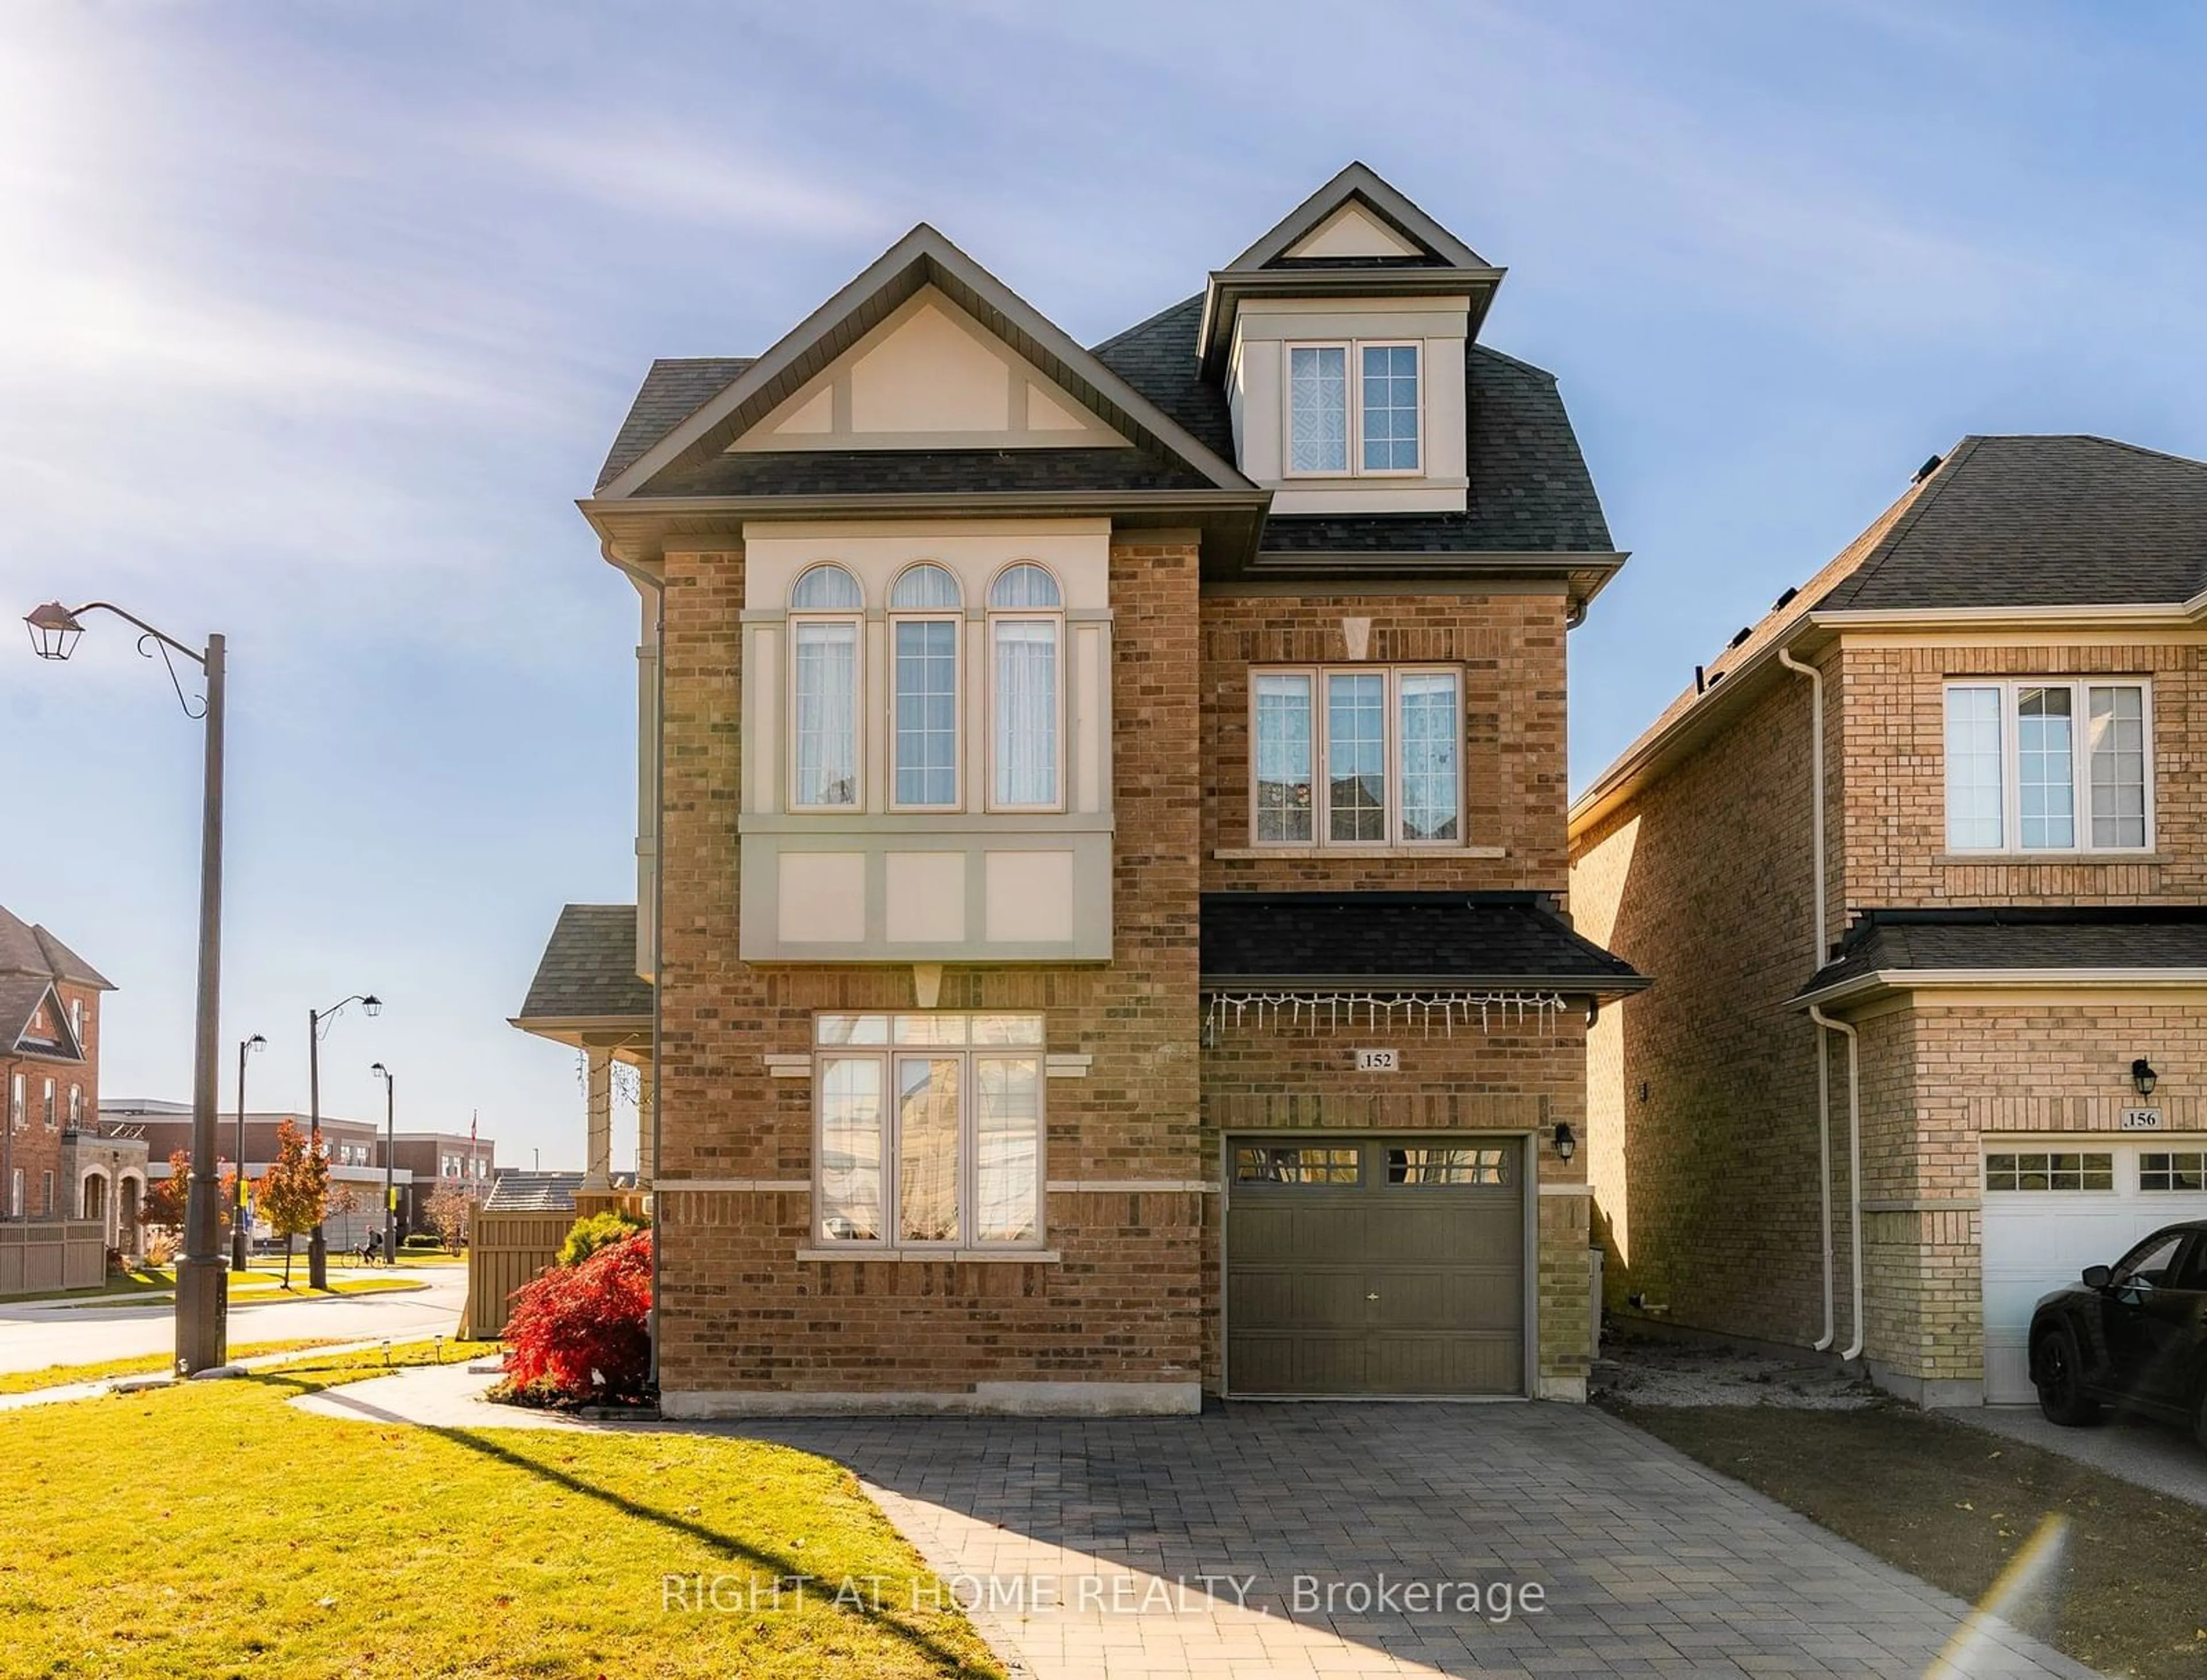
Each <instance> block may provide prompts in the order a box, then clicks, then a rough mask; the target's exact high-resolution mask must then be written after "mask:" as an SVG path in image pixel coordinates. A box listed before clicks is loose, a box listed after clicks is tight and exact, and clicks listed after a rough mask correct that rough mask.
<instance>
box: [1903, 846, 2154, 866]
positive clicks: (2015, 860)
mask: <svg viewBox="0 0 2207 1680" xmlns="http://www.w3.org/2000/svg"><path fill="white" fill-rule="evenodd" d="M1932 861H1933V862H1935V863H1936V864H1941V865H1942V866H1943V867H1946V868H1948V869H1952V868H1954V867H1957V866H1958V865H1960V864H2165V863H2167V862H2168V853H2167V852H2055V851H2051V850H2049V851H2045V852H1941V853H1940V854H1939V855H1938V856H1937V857H1936V858H1934V859H1933V860H1932Z"/></svg>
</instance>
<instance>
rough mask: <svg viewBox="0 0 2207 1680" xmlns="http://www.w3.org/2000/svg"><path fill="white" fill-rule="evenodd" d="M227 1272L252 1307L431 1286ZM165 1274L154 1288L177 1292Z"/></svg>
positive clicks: (105, 1293) (84, 1293)
mask: <svg viewBox="0 0 2207 1680" xmlns="http://www.w3.org/2000/svg"><path fill="white" fill-rule="evenodd" d="M224 1275H225V1276H228V1277H229V1279H230V1300H231V1301H232V1302H233V1303H235V1302H239V1301H242V1302H243V1303H244V1304H245V1305H247V1306H259V1305H260V1304H261V1303H262V1302H264V1301H272V1300H329V1299H330V1298H331V1297H332V1295H380V1294H388V1293H390V1292H391V1291H392V1290H395V1289H419V1288H425V1287H427V1286H426V1285H425V1284H423V1282H422V1280H421V1279H419V1278H410V1277H339V1278H334V1279H332V1281H331V1283H330V1287H329V1288H326V1289H311V1288H308V1287H307V1274H306V1269H305V1268H304V1267H302V1268H301V1269H300V1270H299V1272H298V1274H297V1275H296V1276H294V1277H293V1278H292V1280H291V1287H290V1288H288V1289H287V1288H284V1282H283V1280H282V1279H281V1278H280V1277H276V1278H271V1277H266V1276H261V1275H260V1274H259V1273H257V1272H250V1271H249V1272H248V1273H247V1274H246V1275H245V1276H244V1277H243V1278H242V1279H241V1278H240V1277H239V1276H237V1274H236V1273H235V1272H230V1273H226V1274H224ZM162 1276H164V1281H163V1282H161V1283H159V1284H158V1285H154V1286H151V1287H152V1288H158V1289H159V1290H162V1291H164V1292H167V1293H169V1294H173V1293H174V1292H175V1290H176V1282H175V1280H174V1279H173V1278H172V1277H169V1276H167V1275H166V1274H162ZM116 1293H117V1292H116V1291H113V1290H99V1289H72V1290H70V1291H69V1293H67V1294H58V1295H16V1296H10V1297H9V1300H10V1301H11V1302H12V1301H16V1300H51V1301H59V1302H61V1303H62V1304H63V1305H64V1306H113V1305H115V1300H114V1297H115V1294H116ZM135 1293H141V1294H143V1293H145V1291H138V1292H135ZM158 1299H159V1296H158V1295H154V1296H152V1297H151V1298H150V1299H149V1300H147V1305H148V1306H152V1305H153V1304H154V1302H155V1301H156V1300H158Z"/></svg>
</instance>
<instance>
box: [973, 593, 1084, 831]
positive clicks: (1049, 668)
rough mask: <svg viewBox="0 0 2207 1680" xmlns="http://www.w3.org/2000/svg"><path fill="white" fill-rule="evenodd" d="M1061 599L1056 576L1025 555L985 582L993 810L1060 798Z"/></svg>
mask: <svg viewBox="0 0 2207 1680" xmlns="http://www.w3.org/2000/svg"><path fill="white" fill-rule="evenodd" d="M1063 601H1064V597H1063V596H1062V595H1061V594H1060V592H1059V590H1058V587H1057V579H1056V578H1055V577H1051V576H1050V573H1049V572H1047V571H1044V569H1043V568H1042V567H1040V566H1038V565H1033V564H1032V562H1029V561H1024V560H1023V561H1021V562H1020V564H1019V565H1012V566H1007V567H1006V568H1005V569H1004V570H1003V571H1002V572H1000V573H998V574H997V577H996V582H995V583H992V584H991V585H990V588H989V658H990V673H989V677H990V697H989V712H990V726H989V748H990V752H989V756H990V772H989V774H990V787H989V802H990V804H991V805H993V806H996V808H998V809H1000V810H1001V809H1013V810H1054V809H1056V807H1057V806H1058V805H1059V804H1062V798H1063V795H1062V792H1061V783H1062V765H1061V758H1062V755H1061V754H1060V752H1059V750H1058V741H1059V738H1060V736H1061V735H1062V711H1063V696H1064V688H1065V685H1064V684H1063V682H1062V680H1060V671H1061V667H1062V649H1063V646H1064V640H1065V637H1064V629H1065V619H1064V613H1063V611H1062V607H1063Z"/></svg>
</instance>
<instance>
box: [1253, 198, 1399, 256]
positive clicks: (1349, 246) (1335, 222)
mask: <svg viewBox="0 0 2207 1680" xmlns="http://www.w3.org/2000/svg"><path fill="white" fill-rule="evenodd" d="M1284 254H1285V255H1287V256H1289V257H1291V258H1292V257H1421V256H1424V255H1425V254H1426V250H1425V248H1424V247H1423V246H1421V245H1419V244H1417V243H1416V242H1415V241H1412V240H1409V239H1405V238H1404V237H1403V236H1402V235H1401V234H1399V233H1397V232H1396V231H1395V230H1394V229H1392V228H1391V227H1389V226H1388V225H1387V224H1385V222H1383V221H1381V220H1380V219H1379V218H1378V217H1377V216H1375V215H1373V213H1372V212H1371V211H1369V210H1367V208H1365V206H1364V204H1363V202H1362V200H1358V199H1351V200H1349V202H1348V203H1346V204H1344V205H1343V206H1341V208H1340V209H1338V210H1337V211H1335V212H1333V214H1332V215H1331V216H1329V217H1327V218H1325V220H1324V221H1323V222H1321V223H1319V224H1318V226H1317V227H1315V228H1313V229H1312V230H1311V231H1310V232H1308V233H1307V234H1305V235H1304V236H1302V237H1301V239H1299V240H1297V241H1296V242H1295V243H1294V244H1293V245H1291V246H1289V248H1288V249H1287V250H1286V252H1285V253H1284Z"/></svg>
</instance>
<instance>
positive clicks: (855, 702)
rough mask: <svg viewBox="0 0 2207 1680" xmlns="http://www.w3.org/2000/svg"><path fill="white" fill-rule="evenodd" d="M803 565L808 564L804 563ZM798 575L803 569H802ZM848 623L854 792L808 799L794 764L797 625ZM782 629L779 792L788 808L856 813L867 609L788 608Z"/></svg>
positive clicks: (860, 801) (860, 803)
mask: <svg viewBox="0 0 2207 1680" xmlns="http://www.w3.org/2000/svg"><path fill="white" fill-rule="evenodd" d="M805 570H806V571H810V570H811V567H810V566H807V567H806V568H805ZM800 575H801V574H800ZM821 624H828V625H850V626H851V627H852V638H853V639H852V649H851V783H852V798H851V801H850V803H849V804H835V805H818V804H805V803H804V801H802V800H800V799H799V798H798V797H797V766H798V745H797V727H798V703H797V667H798V659H797V638H798V628H799V627H800V626H801V625H821ZM783 633H784V635H785V637H787V646H788V649H789V655H788V658H787V661H786V663H787V666H788V676H787V680H786V681H785V682H784V684H783V691H782V705H783V707H784V708H785V715H786V716H787V720H788V721H787V725H786V726H785V727H784V728H783V730H782V735H783V739H784V757H783V764H782V798H783V799H784V800H785V801H786V802H787V808H788V810H791V811H792V812H793V813H798V814H801V815H804V816H839V815H840V816H857V815H858V814H860V813H862V812H863V811H864V810H865V809H866V614H865V610H864V608H863V607H861V608H859V609H858V610H857V611H855V612H852V611H848V610H843V609H835V610H827V609H819V610H815V609H807V610H805V611H803V612H796V611H792V612H791V613H789V614H788V616H787V619H786V620H785V627H784V632H783Z"/></svg>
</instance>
